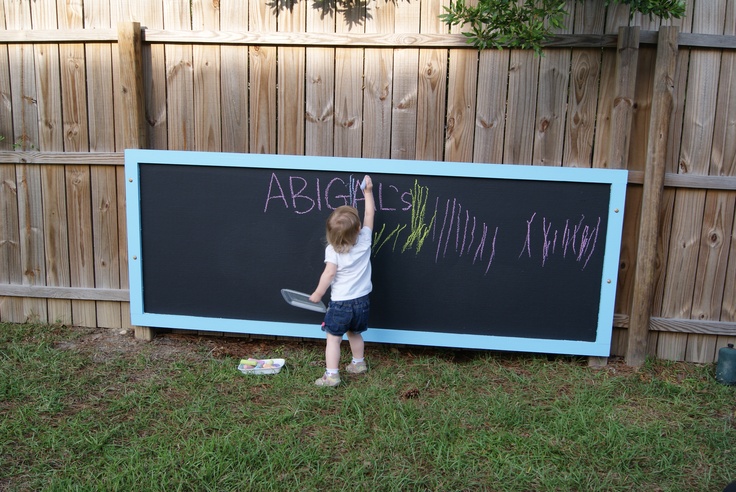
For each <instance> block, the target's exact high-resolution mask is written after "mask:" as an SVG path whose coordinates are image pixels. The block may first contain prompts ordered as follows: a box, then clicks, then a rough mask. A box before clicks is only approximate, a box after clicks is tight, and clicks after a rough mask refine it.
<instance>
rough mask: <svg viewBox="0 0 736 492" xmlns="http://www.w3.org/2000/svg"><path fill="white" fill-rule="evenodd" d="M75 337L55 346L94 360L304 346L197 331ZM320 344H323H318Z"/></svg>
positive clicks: (80, 333)
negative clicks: (142, 337) (144, 337)
mask: <svg viewBox="0 0 736 492" xmlns="http://www.w3.org/2000/svg"><path fill="white" fill-rule="evenodd" d="M68 329H69V330H70V331H71V333H72V336H71V337H69V338H68V339H67V340H64V341H62V342H60V343H58V344H57V345H56V347H57V348H59V349H61V350H76V351H79V352H82V353H88V354H93V358H94V359H95V360H103V359H105V358H106V357H110V356H113V355H115V356H120V355H129V356H136V355H138V354H140V353H146V354H147V355H148V356H149V357H152V358H154V359H174V358H177V359H181V358H183V357H187V358H188V357H192V358H196V357H203V356H211V357H215V358H218V359H220V358H227V357H232V358H236V359H239V358H241V357H245V356H248V357H261V356H263V357H268V356H269V353H272V352H273V349H274V345H275V344H277V345H278V347H279V350H280V351H282V352H284V353H288V352H290V351H292V350H293V349H295V348H297V347H302V348H303V347H304V344H305V343H317V341H309V342H304V341H301V340H299V339H294V340H284V339H278V340H275V337H270V338H269V337H263V338H258V337H256V336H247V335H246V336H223V335H221V334H219V333H218V334H212V335H202V334H199V333H197V332H184V333H182V332H171V331H168V330H157V331H156V333H155V335H154V337H153V340H151V341H150V342H149V341H145V340H139V339H137V338H135V332H134V330H117V329H112V328H84V327H77V326H74V327H69V328H68ZM319 342H320V344H322V343H323V342H321V341H319Z"/></svg>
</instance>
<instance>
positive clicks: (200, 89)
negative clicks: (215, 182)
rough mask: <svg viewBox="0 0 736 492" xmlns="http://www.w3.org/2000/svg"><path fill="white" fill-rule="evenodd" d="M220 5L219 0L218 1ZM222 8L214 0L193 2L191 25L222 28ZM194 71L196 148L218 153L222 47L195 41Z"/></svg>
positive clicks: (219, 149) (220, 130) (219, 143)
mask: <svg viewBox="0 0 736 492" xmlns="http://www.w3.org/2000/svg"><path fill="white" fill-rule="evenodd" d="M218 5H219V2H218ZM219 13H220V12H219V8H215V2H205V1H193V2H192V28H193V29H213V30H218V29H219V28H220V17H219ZM192 61H193V74H194V118H195V119H194V148H195V150H201V151H210V152H219V151H221V150H222V140H221V139H222V121H221V119H220V115H221V113H222V111H221V109H220V101H221V98H220V87H221V83H220V82H221V80H220V74H221V69H220V48H219V46H208V45H201V44H195V45H193V47H192Z"/></svg>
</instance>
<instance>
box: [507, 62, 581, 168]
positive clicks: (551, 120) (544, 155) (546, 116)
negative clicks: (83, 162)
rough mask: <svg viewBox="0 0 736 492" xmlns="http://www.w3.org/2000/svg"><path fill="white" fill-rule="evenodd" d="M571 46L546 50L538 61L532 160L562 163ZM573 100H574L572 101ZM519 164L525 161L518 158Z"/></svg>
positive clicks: (532, 162) (538, 163)
mask: <svg viewBox="0 0 736 492" xmlns="http://www.w3.org/2000/svg"><path fill="white" fill-rule="evenodd" d="M570 57H571V51H570V50H567V49H566V50H548V51H546V52H545V55H544V57H543V58H541V60H540V61H539V85H538V91H537V96H536V99H537V107H536V117H535V124H534V132H533V136H534V141H533V151H532V152H533V153H532V158H531V162H529V163H528V164H535V165H540V166H561V165H562V155H563V142H564V140H565V133H568V132H569V129H567V132H566V128H565V123H566V117H567V115H568V112H569V111H570V110H572V109H573V108H572V104H568V101H570V103H573V101H572V99H571V97H570V96H572V94H570V96H568V92H569V91H568V89H569V88H570V68H571V67H570ZM573 104H574V103H573ZM520 164H526V163H523V162H520Z"/></svg>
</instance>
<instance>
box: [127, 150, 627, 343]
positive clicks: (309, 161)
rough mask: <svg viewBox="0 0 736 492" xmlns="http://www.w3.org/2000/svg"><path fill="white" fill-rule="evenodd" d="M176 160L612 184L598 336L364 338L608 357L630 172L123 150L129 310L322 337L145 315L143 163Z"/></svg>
mask: <svg viewBox="0 0 736 492" xmlns="http://www.w3.org/2000/svg"><path fill="white" fill-rule="evenodd" d="M143 163H145V164H177V165H196V166H218V167H244V168H265V169H308V170H321V171H338V172H355V173H360V174H362V173H368V174H370V173H382V174H413V175H427V176H455V177H472V178H492V179H515V180H532V181H567V182H581V183H582V182H584V183H605V184H610V185H611V195H610V196H611V199H610V203H609V210H608V228H607V230H606V244H605V252H604V260H603V275H602V278H601V296H600V305H599V308H598V326H597V330H596V340H595V341H594V342H582V341H575V340H549V339H536V338H515V337H505V336H486V335H463V334H457V333H436V332H421V331H409V330H407V331H403V330H387V329H380V328H371V329H369V330H368V331H367V332H366V333H365V334H364V338H365V340H366V341H367V342H380V343H397V344H409V345H426V346H439V347H457V348H477V349H488V350H504V351H517V352H519V351H520V352H539V353H551V354H570V355H588V356H603V357H606V356H608V355H609V353H610V347H611V335H612V330H613V314H614V302H615V296H616V285H617V277H618V262H619V253H620V245H621V232H622V229H623V218H624V203H625V198H626V183H627V180H628V172H627V171H625V170H612V169H590V168H569V167H550V166H525V165H501V164H473V163H458V162H452V163H449V162H430V161H405V160H385V159H363V158H346V157H314V156H289V155H265V154H230V153H214V152H189V151H167V150H139V149H128V150H126V151H125V181H126V210H127V224H128V259H129V269H130V311H131V312H130V316H131V322H132V323H133V324H134V325H138V326H148V327H156V328H178V329H187V330H198V331H216V332H228V333H249V334H259V335H280V336H293V337H303V338H323V337H324V333H323V332H322V331H321V330H320V328H319V326H316V325H306V324H298V323H284V322H270V321H269V322H265V321H253V320H236V319H224V318H206V317H195V316H180V315H168V314H156V313H147V312H145V310H144V306H143V289H144V287H145V286H144V285H143V282H142V278H143V269H142V268H143V265H142V263H143V258H142V254H141V222H140V217H141V213H140V212H141V211H140V187H139V179H138V178H139V165H140V164H143Z"/></svg>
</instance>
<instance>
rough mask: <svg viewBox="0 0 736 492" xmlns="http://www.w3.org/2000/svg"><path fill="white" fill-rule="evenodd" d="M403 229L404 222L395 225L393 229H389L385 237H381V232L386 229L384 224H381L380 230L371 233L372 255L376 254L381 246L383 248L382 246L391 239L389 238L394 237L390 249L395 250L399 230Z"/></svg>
mask: <svg viewBox="0 0 736 492" xmlns="http://www.w3.org/2000/svg"><path fill="white" fill-rule="evenodd" d="M404 229H406V224H399V225H397V226H396V228H395V229H394V230H393V231H391V233H390V234H389V235H388V236H386V238H385V239H382V237H383V233H384V232H385V231H386V224H383V226H382V227H381V230H380V231H378V232H376V233H375V234H374V235H373V255H374V256H375V255H377V254H378V252H379V251H380V250H381V248H383V246H384V245H385V244H386V243H388V242H389V241H391V238H393V239H394V245H393V247H392V248H391V250H392V251H396V242H397V241H398V239H399V235H400V234H401V231H403V230H404Z"/></svg>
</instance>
